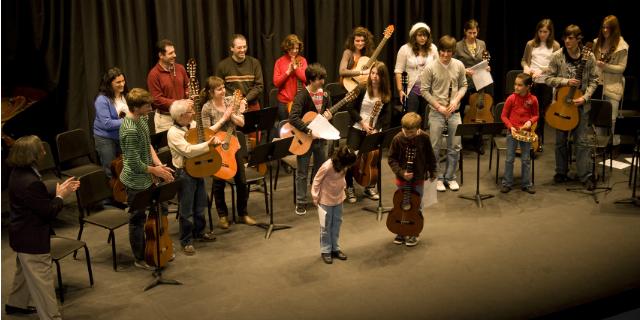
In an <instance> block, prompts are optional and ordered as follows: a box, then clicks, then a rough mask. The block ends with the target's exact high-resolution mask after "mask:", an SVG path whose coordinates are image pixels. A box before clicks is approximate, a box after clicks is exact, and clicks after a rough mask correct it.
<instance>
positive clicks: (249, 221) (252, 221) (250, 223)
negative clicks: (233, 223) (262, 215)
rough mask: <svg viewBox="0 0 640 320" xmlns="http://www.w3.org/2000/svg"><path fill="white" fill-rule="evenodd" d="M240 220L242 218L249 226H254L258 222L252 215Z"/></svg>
mask: <svg viewBox="0 0 640 320" xmlns="http://www.w3.org/2000/svg"><path fill="white" fill-rule="evenodd" d="M240 218H242V222H243V223H244V224H246V225H248V226H253V225H255V224H256V220H255V219H254V218H252V217H251V216H250V215H246V216H241V217H240Z"/></svg>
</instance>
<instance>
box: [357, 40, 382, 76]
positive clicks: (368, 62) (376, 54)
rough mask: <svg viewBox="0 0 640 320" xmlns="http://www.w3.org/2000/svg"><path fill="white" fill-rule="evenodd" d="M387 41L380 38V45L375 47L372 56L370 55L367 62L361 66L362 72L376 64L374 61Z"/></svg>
mask: <svg viewBox="0 0 640 320" xmlns="http://www.w3.org/2000/svg"><path fill="white" fill-rule="evenodd" d="M387 40H388V39H387V38H386V37H385V38H382V41H380V43H379V44H378V46H377V47H376V50H375V51H373V54H371V57H369V61H367V63H366V64H365V65H364V66H362V70H367V69H369V68H371V66H372V65H373V63H374V62H376V59H377V58H378V55H379V54H380V52H381V51H382V48H383V47H384V44H385V43H387Z"/></svg>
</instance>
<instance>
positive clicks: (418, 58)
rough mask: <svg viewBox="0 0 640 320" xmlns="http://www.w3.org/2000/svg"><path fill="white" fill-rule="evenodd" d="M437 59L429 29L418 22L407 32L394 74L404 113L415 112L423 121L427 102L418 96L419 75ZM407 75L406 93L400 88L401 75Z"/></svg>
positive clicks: (435, 48)
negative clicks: (407, 35)
mask: <svg viewBox="0 0 640 320" xmlns="http://www.w3.org/2000/svg"><path fill="white" fill-rule="evenodd" d="M437 58H438V48H437V47H436V45H435V44H433V42H432V40H431V28H429V26H428V25H427V24H426V23H424V22H418V23H416V24H414V25H413V26H412V27H411V30H409V41H408V42H407V43H406V44H405V45H403V46H402V47H400V50H398V56H397V58H396V66H395V70H394V73H395V74H396V89H398V92H399V93H400V101H401V102H402V103H403V104H404V103H405V99H406V100H407V102H406V106H407V110H405V111H406V112H416V113H418V114H420V115H421V116H422V118H423V119H425V118H426V117H425V114H424V113H425V109H426V105H427V101H426V100H424V98H422V96H421V94H420V74H421V73H422V71H423V70H424V68H425V67H426V65H427V64H429V62H431V61H433V60H435V59H437ZM403 72H406V73H407V91H408V92H405V91H404V90H403V87H402V73H403Z"/></svg>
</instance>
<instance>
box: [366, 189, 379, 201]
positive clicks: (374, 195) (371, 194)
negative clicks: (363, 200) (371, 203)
mask: <svg viewBox="0 0 640 320" xmlns="http://www.w3.org/2000/svg"><path fill="white" fill-rule="evenodd" d="M364 195H365V196H366V197H367V198H369V199H371V200H379V199H380V195H379V194H378V190H377V189H376V187H367V188H365V189H364Z"/></svg>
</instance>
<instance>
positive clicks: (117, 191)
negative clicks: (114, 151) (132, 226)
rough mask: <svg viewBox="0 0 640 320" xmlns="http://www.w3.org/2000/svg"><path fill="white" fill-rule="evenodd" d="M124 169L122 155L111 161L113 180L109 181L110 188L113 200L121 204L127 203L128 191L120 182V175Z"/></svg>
mask: <svg viewBox="0 0 640 320" xmlns="http://www.w3.org/2000/svg"><path fill="white" fill-rule="evenodd" d="M123 168H124V163H123V160H122V155H119V156H118V157H117V158H115V159H113V161H111V165H110V169H111V180H109V186H110V187H111V191H112V193H113V200H115V201H117V202H120V203H127V189H126V188H125V186H124V183H122V181H120V173H122V169H123Z"/></svg>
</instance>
